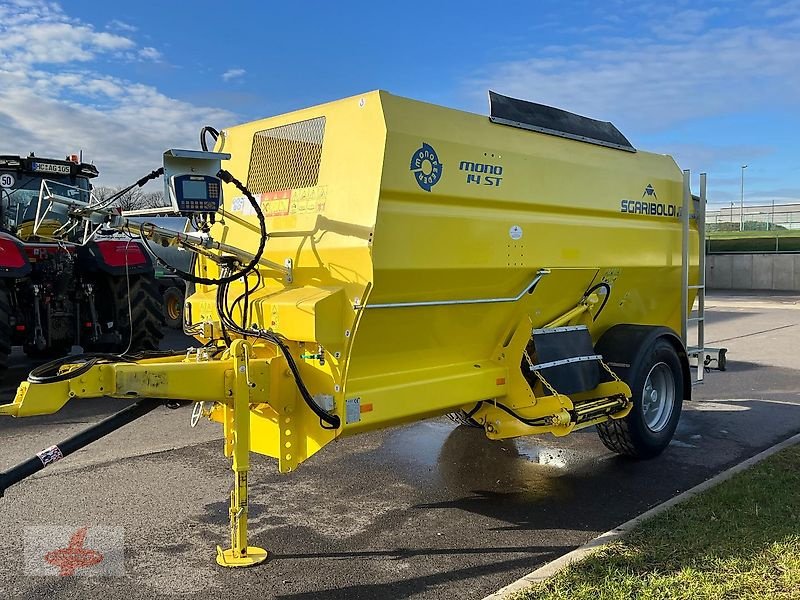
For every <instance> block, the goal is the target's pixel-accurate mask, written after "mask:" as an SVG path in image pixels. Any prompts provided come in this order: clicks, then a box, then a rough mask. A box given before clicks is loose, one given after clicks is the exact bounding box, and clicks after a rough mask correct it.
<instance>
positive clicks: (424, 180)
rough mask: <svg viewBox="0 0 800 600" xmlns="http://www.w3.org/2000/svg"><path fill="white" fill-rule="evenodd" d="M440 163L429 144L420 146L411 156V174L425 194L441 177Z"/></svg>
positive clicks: (441, 166)
mask: <svg viewBox="0 0 800 600" xmlns="http://www.w3.org/2000/svg"><path fill="white" fill-rule="evenodd" d="M442 168H443V165H442V163H440V162H439V157H438V156H437V155H436V150H434V149H433V148H432V147H431V146H430V145H429V144H425V143H423V144H422V147H421V148H420V149H419V150H417V151H416V152H414V154H412V155H411V172H412V173H414V179H416V180H417V183H418V184H419V187H421V188H422V189H423V190H425V191H426V192H430V191H431V188H432V187H433V186H434V185H436V183H437V182H438V181H439V179H440V178H441V176H442Z"/></svg>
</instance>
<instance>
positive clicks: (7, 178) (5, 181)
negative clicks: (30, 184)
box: [0, 173, 16, 188]
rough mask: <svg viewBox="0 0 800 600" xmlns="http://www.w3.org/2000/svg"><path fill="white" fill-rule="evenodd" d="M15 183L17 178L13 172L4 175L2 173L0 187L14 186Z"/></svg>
mask: <svg viewBox="0 0 800 600" xmlns="http://www.w3.org/2000/svg"><path fill="white" fill-rule="evenodd" d="M14 183H16V180H15V179H14V176H13V175H12V174H11V173H3V174H2V175H0V187H4V188H10V187H14Z"/></svg>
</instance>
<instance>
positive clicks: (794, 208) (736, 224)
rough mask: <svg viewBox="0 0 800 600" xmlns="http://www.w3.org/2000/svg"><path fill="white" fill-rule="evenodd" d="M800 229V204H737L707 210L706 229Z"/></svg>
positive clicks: (710, 230) (708, 230)
mask: <svg viewBox="0 0 800 600" xmlns="http://www.w3.org/2000/svg"><path fill="white" fill-rule="evenodd" d="M784 230H800V204H779V205H777V206H776V205H762V206H745V207H744V209H742V208H741V207H737V206H731V207H729V208H721V209H717V210H710V211H707V212H706V231H707V232H708V233H713V232H717V231H720V232H721V231H784Z"/></svg>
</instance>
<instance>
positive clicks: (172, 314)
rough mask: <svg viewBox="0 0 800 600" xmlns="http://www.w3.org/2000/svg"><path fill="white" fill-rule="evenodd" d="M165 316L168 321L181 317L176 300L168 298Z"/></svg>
mask: <svg viewBox="0 0 800 600" xmlns="http://www.w3.org/2000/svg"><path fill="white" fill-rule="evenodd" d="M167 314H168V315H169V318H170V319H177V318H179V317H180V316H181V313H180V310H179V309H178V300H177V298H170V299H169V301H168V302H167Z"/></svg>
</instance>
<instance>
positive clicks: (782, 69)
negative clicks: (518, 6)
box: [468, 3, 800, 132]
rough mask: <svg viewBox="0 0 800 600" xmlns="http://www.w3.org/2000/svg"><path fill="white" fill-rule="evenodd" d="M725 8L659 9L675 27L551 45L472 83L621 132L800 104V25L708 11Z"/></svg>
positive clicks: (781, 9)
mask: <svg viewBox="0 0 800 600" xmlns="http://www.w3.org/2000/svg"><path fill="white" fill-rule="evenodd" d="M661 6H662V9H663V6H664V5H663V4H662V5H661ZM792 6H796V3H788V4H787V3H784V4H781V5H775V4H773V5H772V7H771V9H770V10H773V11H778V12H780V13H781V14H784V13H787V14H788V13H789V11H790V8H791V7H792ZM718 12H719V11H718V9H708V10H705V11H700V10H684V11H678V12H672V13H671V14H670V15H668V16H663V15H659V21H660V22H662V23H668V24H671V29H670V31H667V30H666V29H665V28H664V26H663V25H661V24H655V23H654V24H651V25H647V26H643V27H642V30H641V31H637V32H636V34H635V35H630V36H628V37H624V38H612V37H607V38H604V39H600V40H598V41H597V42H596V43H595V42H593V43H591V44H587V43H586V41H585V40H584V41H583V42H582V43H581V44H580V45H577V44H576V45H562V46H551V47H548V48H546V49H544V50H541V51H539V52H538V53H537V54H536V55H535V56H532V57H530V58H527V59H523V60H516V61H512V62H506V63H502V64H496V65H493V66H492V67H491V69H490V70H489V72H487V73H486V74H485V75H484V76H483V77H479V78H477V79H475V80H472V81H470V82H468V83H469V85H470V86H472V87H474V88H477V89H479V90H480V94H481V95H483V94H484V93H485V92H484V90H485V89H486V88H487V87H489V88H492V89H496V90H497V91H499V92H501V93H504V94H508V95H511V96H516V97H520V98H527V99H533V100H535V101H536V102H541V103H543V104H550V105H553V106H558V107H562V108H566V109H567V110H570V111H573V112H577V113H581V114H585V115H588V116H593V117H595V118H600V119H604V120H614V121H615V122H617V124H618V125H619V126H620V128H621V129H623V131H624V130H625V128H629V129H635V130H639V131H643V132H652V131H661V130H666V129H669V128H671V127H673V126H674V125H675V124H677V123H680V122H686V121H688V120H691V119H696V118H702V117H707V116H711V115H723V114H732V113H736V112H740V111H745V110H750V109H753V108H755V107H758V106H760V105H762V104H767V103H768V104H769V105H771V106H773V107H775V106H777V107H780V106H784V107H789V106H796V105H797V103H798V102H800V69H798V68H797V57H798V56H800V27H795V26H790V23H788V22H786V21H785V20H782V21H781V23H780V24H779V25H780V26H777V25H776V24H770V23H768V22H764V21H761V24H760V25H755V24H745V25H742V26H738V27H730V26H727V27H723V26H713V22H709V19H712V17H714V16H715V15H716V14H718ZM684 24H686V25H687V27H685V28H684ZM773 25H775V26H773ZM675 31H678V33H675ZM688 34H691V35H688Z"/></svg>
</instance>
